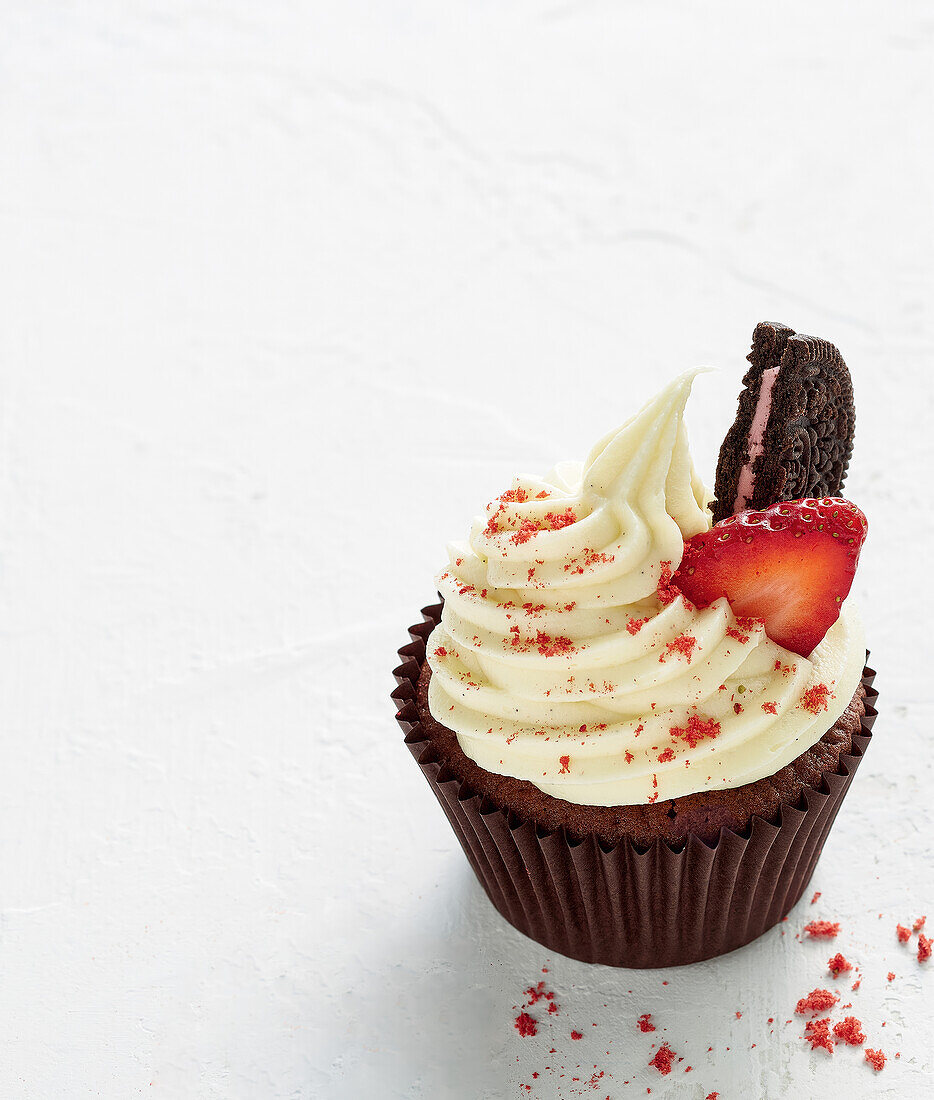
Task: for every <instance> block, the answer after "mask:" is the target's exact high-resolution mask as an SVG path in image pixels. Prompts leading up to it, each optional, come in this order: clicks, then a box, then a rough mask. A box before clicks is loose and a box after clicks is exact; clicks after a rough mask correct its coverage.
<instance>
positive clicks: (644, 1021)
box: [636, 1012, 655, 1032]
mask: <svg viewBox="0 0 934 1100" xmlns="http://www.w3.org/2000/svg"><path fill="white" fill-rule="evenodd" d="M636 1023H637V1024H638V1025H639V1030H640V1031H646V1032H647V1031H654V1030H655V1024H653V1023H652V1013H651V1012H643V1013H642V1015H641V1016H640V1017H639V1019H638V1020H636Z"/></svg>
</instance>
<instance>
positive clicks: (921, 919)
mask: <svg viewBox="0 0 934 1100" xmlns="http://www.w3.org/2000/svg"><path fill="white" fill-rule="evenodd" d="M926 920H927V917H918V919H917V920H916V921H915V922H914V924H913V925H912V926H911V930H912V932H920V931H921V929H922V928H923V927H924V922H925V921H926Z"/></svg>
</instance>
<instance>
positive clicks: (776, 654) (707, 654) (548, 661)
mask: <svg viewBox="0 0 934 1100" xmlns="http://www.w3.org/2000/svg"><path fill="white" fill-rule="evenodd" d="M692 381H693V374H688V375H684V376H682V377H681V378H679V379H677V380H676V381H675V382H674V383H672V384H671V385H670V386H668V387H667V388H666V389H665V390H663V391H662V392H661V393H660V394H659V395H658V396H657V397H656V398H655V399H653V400H652V401H651V402H649V404H648V405H646V406H645V408H644V409H643V410H642V411H641V412H640V413H638V414H637V415H636V416H635V417H633V418H632V419H631V420H629V421H628V422H627V423H626V424H625V425H623V427H622V428H620V429H619V430H616V431H613V432H610V433H609V434H608V435H607V436H605V437H604V438H603V439H602V440H600V442H599V443H597V445H596V446H595V447H594V448H593V450H592V451H591V453H590V455H589V456H588V458H587V459H586V461H585V462H584V463H583V464H580V465H574V464H569V463H566V464H562V465H560V466H558V467H556V468H555V469H554V470H552V471H551V472H550V473H549V474H548V475H546V476H544V477H542V478H530V477H524V478H518V479H516V480H515V481H514V483H513V485H512V487H511V488H510V489H508V490H506V491H505V492H504V493H503V494H501V495H500V496H499V497H498V498H497V499H496V500H494V501H493V502H491V503H490V504H489V505H488V506H487V510H486V514H485V515H484V516H483V517H481V518H479V519H478V520H476V521H475V522H474V525H473V528H472V530H471V533H470V538H469V540H468V542H466V543H463V544H454V545H452V546H451V547H450V548H449V559H450V560H449V565H448V568H447V569H446V570H444V572H442V574H441V575H440V577H439V579H438V583H439V589H440V594H441V596H442V603H441V604H438V605H436V606H434V607H431V608H426V609H425V612H424V617H425V621H424V623H422V624H420V625H418V626H416V627H413V628H412V630H411V631H410V634H411V637H412V641H411V643H410V644H409V645H408V646H406V647H405V648H404V649H402V650H400V655H401V656H402V657H403V663H402V665H401V666H400V667H399V668H397V670H396V678H397V681H398V684H399V686H398V688H397V690H396V692H394V695H393V697H394V699H395V700H396V703H397V706H398V707H399V710H398V718H399V721H400V723H401V724H402V725H403V728H404V729H405V730H406V734H407V736H406V742H407V743H408V745H409V747H410V748H411V750H412V752H413V754H414V755H415V757H416V759H417V760H418V763H419V765H420V766H421V768H422V771H423V773H424V774H425V775H426V777H427V779H428V780H429V783H430V784H431V786H432V788H433V790H434V792H435V794H436V795H437V797H438V799H439V801H440V803H441V805H442V808H443V809H444V810H445V812H446V814H447V816H448V819H449V821H450V822H451V824H452V826H453V827H454V830H455V833H456V834H457V836H458V838H459V840H460V842H461V844H462V846H463V848H464V851H465V853H466V854H467V857H468V859H469V860H470V862H471V865H472V866H473V868H474V870H475V871H476V873H477V876H478V878H479V880H480V882H481V883H482V885H483V886H484V889H485V890H486V891H487V893H488V895H489V896H490V899H491V900H492V901H493V904H494V905H495V906H496V907H497V909H499V911H500V912H501V913H502V914H503V916H505V917H506V919H507V920H509V921H510V922H511V923H513V924H514V925H515V926H516V927H517V928H519V929H520V930H522V931H523V932H525V933H526V934H527V935H529V936H531V937H532V938H534V939H536V940H538V941H539V942H541V943H543V944H545V945H546V946H547V947H549V948H550V949H552V950H556V951H559V952H562V953H564V954H567V955H570V956H573V957H575V958H579V959H584V960H587V961H593V962H603V963H608V964H611V965H617V966H638V967H650V966H668V965H675V964H680V963H687V962H693V961H697V960H699V959H703V958H708V957H710V956H713V955H718V954H721V953H723V952H724V951H728V950H731V949H732V948H734V947H738V946H740V945H742V944H744V943H747V942H749V941H750V940H751V939H754V938H755V937H756V936H758V935H760V934H761V933H762V932H764V931H765V930H766V929H767V928H769V927H771V926H772V925H773V924H775V923H776V922H777V921H778V920H780V919H781V918H782V917H783V916H784V915H785V913H786V912H787V911H788V909H789V908H790V907H791V906H792V905H793V904H794V903H795V901H797V899H798V897H799V896H800V894H801V892H802V891H803V890H804V889H805V887H806V885H807V882H808V880H809V879H810V876H811V873H812V871H813V869H814V865H815V863H816V861H817V858H818V856H819V854H820V850H821V847H822V845H823V841H824V838H825V837H826V835H827V831H828V830H829V827H830V824H831V822H832V821H833V818H834V816H835V814H836V812H837V809H838V808H839V805H840V802H841V800H842V798H843V795H844V793H845V791H846V789H847V787H848V785H849V781H850V778H851V777H852V774H853V772H854V771H855V768H856V766H857V764H858V761H859V759H860V757H861V755H862V752H863V751H864V750H865V747H866V745H867V744H868V740H869V730H870V727H871V723H872V720H873V718H874V715H875V711H874V708H873V705H872V704H873V702H874V700H875V692H874V691H873V689H872V676H873V673H872V672H871V671H870V670H868V669H866V668H865V667H864V659H865V643H864V640H863V635H862V629H861V626H860V624H859V619H858V616H857V615H856V613H855V610H854V609H853V608H852V607H851V606H850V605H849V603H848V601H847V600H846V596H847V593H848V591H849V586H850V582H851V581H852V576H853V571H854V570H855V566H856V559H857V556H858V552H859V547H860V545H861V542H862V539H863V537H864V535H865V521H864V520H863V518H862V515H861V513H859V511H858V509H856V508H855V507H854V506H852V505H850V504H848V502H846V501H842V500H834V501H826V500H824V501H817V500H808V501H799V502H783V503H781V504H779V505H777V506H776V507H775V509H773V510H767V511H765V512H754V513H740V515H738V516H734V517H732V518H731V519H728V520H727V521H726V522H725V523H724V524H722V525H719V526H718V527H714V528H713V529H711V517H710V512H709V509H708V507H707V503H708V497H707V494H706V491H705V490H704V488H703V485H702V483H701V481H700V479H699V478H698V477H697V475H696V473H695V471H694V468H693V464H692V461H691V458H690V454H689V450H688V444H687V434H686V431H685V427H684V423H683V412H684V407H685V404H686V401H687V399H688V395H689V393H690V389H691V384H692ZM757 597H758V600H757ZM815 638H816V641H815Z"/></svg>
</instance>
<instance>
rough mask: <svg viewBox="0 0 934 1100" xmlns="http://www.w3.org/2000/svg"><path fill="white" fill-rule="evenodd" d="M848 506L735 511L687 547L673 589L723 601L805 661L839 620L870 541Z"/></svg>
mask: <svg viewBox="0 0 934 1100" xmlns="http://www.w3.org/2000/svg"><path fill="white" fill-rule="evenodd" d="M867 530H868V526H867V523H866V517H865V516H864V515H863V513H862V512H861V511H860V510H859V509H858V508H857V507H856V505H855V504H851V503H850V502H849V501H848V500H843V499H842V498H840V497H824V498H823V499H821V500H813V499H808V500H785V501H779V502H778V503H777V504H773V505H772V506H771V507H770V508H766V509H765V511H764V512H737V513H736V515H734V516H729V517H728V518H727V519H724V520H721V521H720V523H717V524H715V525H714V526H713V527H712V528H711V529H710V530H709V531H705V532H703V533H702V534H700V535H695V536H694V537H693V538H692V539H688V541H687V542H686V543H685V544H684V557H683V558H682V559H681V565H680V566H679V568H678V571H677V572H676V573H675V574H674V576H673V577H672V578H671V583H672V586H675V587H677V588H680V589H681V591H682V592H683V593H684V595H685V596H686V597H687V598H688V599H689V600H690V601H691V602H692V603H694V604H696V605H697V606H698V607H707V606H709V605H710V604H712V603H713V602H714V600H716V599H718V598H719V597H720V596H726V598H727V599H728V600H729V601H730V607H731V608H732V609H733V613H734V614H735V615H746V616H751V617H754V618H757V619H762V620H763V622H764V623H765V632H766V634H768V636H769V637H770V638H771V639H772V641H774V642H778V644H779V645H782V646H784V647H785V648H786V649H790V650H792V651H793V652H795V653H800V654H801V655H802V656H804V657H807V656H808V654H810V653H811V651H812V650H813V649H814V647H815V646H816V645H817V643H818V642H819V641H820V640H821V639H822V638H823V637H824V635H825V634H826V633H827V631H828V630H829V629H830V628H831V626H833V624H834V623H835V622H836V621H837V618H838V617H839V615H840V605H841V604H842V603H843V601H844V599H845V598H846V596H847V593H848V592H849V591H850V585H851V584H852V583H853V575H854V573H855V572H856V563H857V561H858V560H859V551H860V548H861V547H862V545H863V541H864V539H865V538H866V531H867Z"/></svg>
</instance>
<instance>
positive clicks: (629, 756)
mask: <svg viewBox="0 0 934 1100" xmlns="http://www.w3.org/2000/svg"><path fill="white" fill-rule="evenodd" d="M633 760H635V757H634V756H633V755H632V753H631V752H630V751H629V749H626V763H627V764H631V763H632V762H633Z"/></svg>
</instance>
